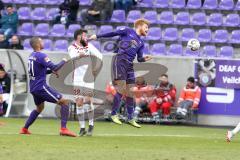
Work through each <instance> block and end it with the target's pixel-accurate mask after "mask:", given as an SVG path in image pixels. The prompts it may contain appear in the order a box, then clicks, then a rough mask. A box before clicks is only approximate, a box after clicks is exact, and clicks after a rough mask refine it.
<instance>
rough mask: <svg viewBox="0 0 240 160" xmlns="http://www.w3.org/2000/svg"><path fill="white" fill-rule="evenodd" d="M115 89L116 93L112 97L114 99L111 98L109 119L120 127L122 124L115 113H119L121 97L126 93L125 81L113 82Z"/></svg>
mask: <svg viewBox="0 0 240 160" xmlns="http://www.w3.org/2000/svg"><path fill="white" fill-rule="evenodd" d="M115 88H116V91H117V93H116V94H115V95H114V98H113V105H112V113H111V119H112V121H113V122H114V123H116V124H120V125H121V124H122V122H121V121H120V120H119V118H118V116H117V113H118V111H119V107H120V103H121V99H122V95H124V94H125V93H126V81H125V80H115Z"/></svg>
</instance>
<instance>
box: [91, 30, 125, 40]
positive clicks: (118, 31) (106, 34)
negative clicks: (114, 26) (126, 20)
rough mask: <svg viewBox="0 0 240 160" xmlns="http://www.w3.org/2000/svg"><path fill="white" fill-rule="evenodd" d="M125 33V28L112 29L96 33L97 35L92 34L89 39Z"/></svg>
mask: <svg viewBox="0 0 240 160" xmlns="http://www.w3.org/2000/svg"><path fill="white" fill-rule="evenodd" d="M124 34H127V29H126V28H121V29H119V30H116V31H113V32H108V33H103V34H101V33H100V34H97V35H92V36H91V37H90V38H89V40H96V39H98V38H108V37H115V36H120V35H124Z"/></svg>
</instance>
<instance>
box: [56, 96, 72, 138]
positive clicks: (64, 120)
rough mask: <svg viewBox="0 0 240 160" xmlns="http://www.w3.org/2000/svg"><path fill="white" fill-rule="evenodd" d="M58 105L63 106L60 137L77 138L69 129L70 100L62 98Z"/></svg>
mask: <svg viewBox="0 0 240 160" xmlns="http://www.w3.org/2000/svg"><path fill="white" fill-rule="evenodd" d="M57 104H58V105H60V106H61V109H60V114H61V129H60V135H61V136H70V137H76V136H77V135H76V134H75V133H73V132H71V131H70V130H68V129H67V121H68V116H69V100H67V99H65V98H61V99H60V100H58V101H57Z"/></svg>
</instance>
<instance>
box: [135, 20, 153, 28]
mask: <svg viewBox="0 0 240 160" xmlns="http://www.w3.org/2000/svg"><path fill="white" fill-rule="evenodd" d="M143 24H146V25H149V24H150V22H149V21H148V20H146V19H144V18H140V19H137V20H136V21H135V22H134V28H137V27H138V26H142V25H143Z"/></svg>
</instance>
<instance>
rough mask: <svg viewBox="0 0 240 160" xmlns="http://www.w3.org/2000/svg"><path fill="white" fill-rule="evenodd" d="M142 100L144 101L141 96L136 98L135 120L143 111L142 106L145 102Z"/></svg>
mask: <svg viewBox="0 0 240 160" xmlns="http://www.w3.org/2000/svg"><path fill="white" fill-rule="evenodd" d="M141 101H142V100H141V98H135V104H136V107H135V109H134V113H133V117H134V119H135V120H137V118H138V115H139V114H140V112H141V111H142V107H141V106H142V103H143V102H141Z"/></svg>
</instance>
